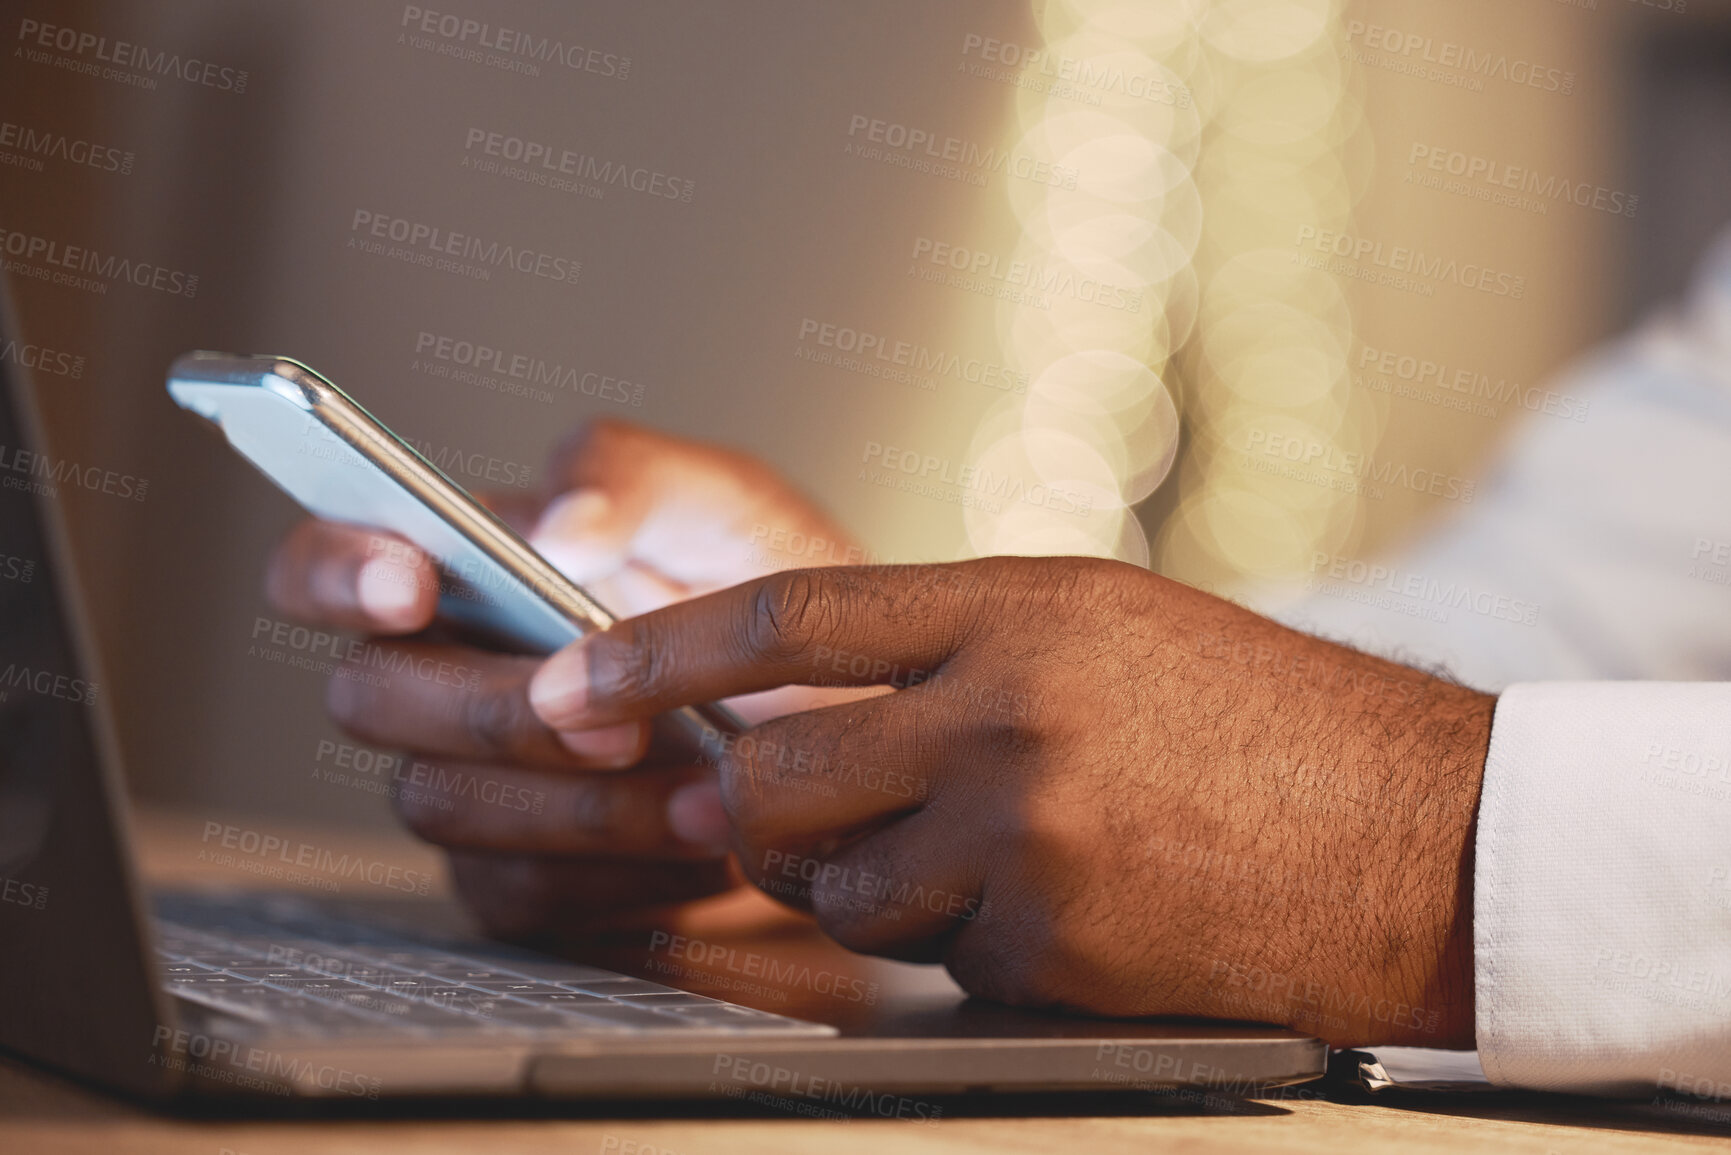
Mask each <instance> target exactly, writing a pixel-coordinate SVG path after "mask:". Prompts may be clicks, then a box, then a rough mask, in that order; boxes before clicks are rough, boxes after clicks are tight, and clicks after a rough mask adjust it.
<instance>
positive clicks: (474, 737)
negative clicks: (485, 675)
mask: <svg viewBox="0 0 1731 1155" xmlns="http://www.w3.org/2000/svg"><path fill="white" fill-rule="evenodd" d="M461 702H462V705H461V706H460V707H459V709H460V710H461V714H462V726H463V731H464V733H466V734H467V735H468V736H469V738H470V740H471V741H473V742H474V743H475V745H476V746H477V747H479V748H480V749H481V750H482V751H484V752H486V753H487V754H491V755H511V754H514V753H516V752H517V751H518V750H519V749H521V748H522V747H523V745H524V744H525V740H526V739H527V737H528V735H530V734H532V733H535V732H538V731H539V730H540V729H541V728H542V726H541V722H540V719H539V718H537V717H536V715H535V712H534V710H533V709H532V708H531V707H530V705H529V699H528V698H527V697H526V696H525V695H524V694H523V693H522V690H521V688H520V687H518V686H516V685H512V686H508V687H499V686H490V685H485V684H483V685H482V686H481V688H480V689H477V690H473V691H468V692H466V693H465V694H464V695H463V697H462V698H461Z"/></svg>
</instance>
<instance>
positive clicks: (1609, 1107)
mask: <svg viewBox="0 0 1731 1155" xmlns="http://www.w3.org/2000/svg"><path fill="white" fill-rule="evenodd" d="M139 825H140V838H139V842H140V853H141V856H142V858H143V859H144V861H145V864H146V871H147V873H148V874H150V875H152V876H153V877H155V878H158V879H165V880H173V881H177V882H182V883H186V882H194V881H208V880H210V879H211V878H212V877H230V878H232V877H235V876H234V875H233V874H232V873H225V871H226V869H227V868H225V867H221V866H217V865H214V864H211V863H210V862H208V860H207V861H204V862H201V861H200V860H199V857H198V850H199V847H200V833H201V827H202V823H201V822H200V821H195V820H188V819H183V818H174V817H169V816H161V815H158V816H147V817H146V818H145V819H144V820H143V821H142V822H141V823H140V824H139ZM319 837H320V838H321V839H322V840H324V841H325V842H326V843H329V842H332V841H333V840H337V841H340V839H339V838H338V836H334V835H332V834H330V833H329V832H321V833H320V834H319ZM361 841H368V842H369V845H371V846H372V847H373V849H374V851H375V852H376V851H377V847H378V840H377V839H371V840H368V839H365V838H361ZM390 853H392V854H393V855H396V856H397V858H396V859H395V860H396V861H399V862H401V863H403V864H404V865H409V864H411V863H413V862H422V861H424V862H426V863H428V864H430V863H431V862H432V857H431V855H430V854H428V853H427V852H426V851H424V850H423V849H421V848H418V847H414V846H412V845H410V844H408V843H402V844H397V843H394V842H393V843H392V844H391V850H390ZM417 855H421V856H424V858H416V857H415V856H417ZM240 877H242V878H244V877H245V876H244V875H241V876H240ZM761 914H762V911H761V910H757V911H756V915H755V916H761ZM752 916H754V915H752V914H751V912H750V910H749V909H748V908H745V907H742V906H740V905H739V904H738V903H737V901H736V902H734V903H731V904H724V905H722V906H720V907H719V908H718V909H716V910H715V911H712V912H710V913H708V914H707V915H703V916H699V917H701V918H704V919H706V920H707V924H706V925H707V927H708V930H707V932H708V933H716V931H715V930H714V929H713V928H715V927H718V926H720V925H722V924H724V923H726V922H731V921H734V920H737V919H741V918H746V917H752ZM1288 1096H1289V1097H1286V1098H1281V1099H1268V1100H1255V1101H1237V1100H1230V1099H1225V1098H1222V1097H1219V1096H1204V1095H1202V1094H1200V1093H1196V1092H1187V1093H1184V1094H1181V1095H1157V1094H1143V1095H1117V1096H1099V1095H1096V1096H1089V1097H1075V1096H1071V1097H1063V1098H1060V1099H1055V1100H1048V1099H1040V1100H1034V1101H1020V1102H1018V1101H1006V1100H1002V1099H999V1100H991V1101H981V1100H973V1101H968V1100H953V1099H951V1100H943V1101H942V1106H943V1117H942V1118H941V1119H940V1120H938V1121H937V1122H935V1123H931V1124H923V1123H910V1122H896V1121H886V1120H877V1119H853V1120H849V1121H846V1122H836V1121H815V1120H810V1119H801V1118H793V1117H789V1116H787V1115H785V1114H781V1113H778V1112H776V1111H774V1110H771V1109H758V1108H741V1107H738V1106H736V1105H734V1104H723V1105H720V1106H704V1105H695V1106H690V1105H680V1106H677V1107H674V1108H668V1107H665V1106H655V1105H633V1106H627V1107H613V1106H606V1105H603V1106H596V1105H548V1104H536V1105H533V1106H531V1107H528V1108H503V1109H500V1110H498V1111H493V1110H489V1111H486V1112H479V1111H476V1110H473V1109H468V1110H446V1111H443V1112H441V1113H440V1114H439V1116H438V1117H435V1118H429V1117H427V1116H426V1115H425V1114H424V1113H423V1114H411V1113H408V1112H407V1111H405V1110H403V1109H401V1108H389V1107H388V1106H387V1107H385V1108H383V1109H381V1107H380V1105H377V1104H374V1105H369V1107H368V1112H367V1113H366V1114H364V1115H356V1114H354V1113H353V1112H352V1111H351V1112H350V1113H348V1114H346V1115H339V1116H335V1117H333V1116H330V1115H328V1114H326V1115H323V1116H320V1115H307V1116H304V1117H302V1116H296V1117H288V1118H271V1119H257V1118H246V1117H244V1116H234V1115H230V1116H228V1117H221V1116H208V1117H197V1118H191V1117H186V1116H169V1115H165V1114H159V1113H154V1112H152V1111H149V1110H146V1109H143V1108H139V1107H136V1106H133V1105H130V1104H127V1103H124V1102H121V1101H119V1100H116V1099H113V1098H111V1097H109V1096H106V1095H104V1094H101V1093H99V1092H95V1091H91V1090H88V1089H86V1088H84V1087H81V1086H78V1085H76V1084H73V1083H71V1082H68V1081H66V1080H63V1079H60V1078H57V1077H55V1076H53V1075H49V1074H46V1073H43V1072H41V1071H39V1070H36V1069H34V1068H31V1067H29V1066H27V1065H25V1064H22V1063H19V1062H15V1061H11V1060H7V1059H0V1152H7V1153H13V1152H17V1153H26V1152H28V1153H32V1155H34V1153H36V1152H45V1153H51V1152H101V1153H103V1155H127V1153H132V1152H139V1153H154V1152H162V1153H172V1155H224V1153H225V1152H233V1153H235V1155H273V1153H282V1155H290V1153H292V1155H304V1153H309V1152H316V1153H324V1152H329V1153H332V1155H337V1153H343V1155H347V1153H351V1152H352V1153H355V1155H362V1153H364V1155H374V1153H377V1152H396V1151H400V1152H414V1153H417V1155H419V1153H433V1152H446V1151H449V1152H453V1153H459V1152H460V1153H462V1155H469V1153H472V1152H476V1151H485V1152H486V1153H487V1155H511V1153H514V1152H528V1151H558V1152H561V1153H570V1155H589V1153H596V1155H609V1153H611V1155H731V1153H736V1152H737V1153H739V1155H756V1153H759V1152H789V1153H802V1155H803V1153H807V1152H813V1151H818V1152H822V1153H823V1155H853V1153H855V1152H858V1153H859V1155H879V1153H881V1152H884V1151H888V1150H894V1151H896V1152H910V1153H919V1152H1002V1151H1009V1152H1021V1151H1027V1152H1035V1151H1052V1150H1063V1151H1067V1152H1074V1153H1076V1155H1084V1153H1085V1155H1111V1153H1116V1152H1125V1153H1126V1155H1128V1153H1131V1152H1134V1153H1136V1155H1144V1153H1147V1152H1152V1151H1164V1150H1172V1149H1181V1150H1185V1151H1193V1152H1204V1153H1205V1152H1262V1151H1267V1152H1293V1151H1297V1152H1318V1153H1323V1155H1341V1153H1342V1152H1359V1151H1383V1150H1394V1151H1402V1152H1406V1151H1414V1152H1451V1153H1452V1152H1458V1151H1477V1150H1493V1151H1508V1152H1522V1153H1528V1152H1530V1153H1532V1155H1551V1153H1558V1155H1574V1153H1576V1152H1581V1153H1586V1152H1636V1151H1672V1150H1676V1151H1681V1150H1698V1149H1703V1148H1723V1149H1731V1105H1721V1106H1718V1107H1717V1110H1716V1111H1712V1112H1707V1111H1703V1112H1699V1113H1690V1112H1689V1110H1688V1109H1687V1108H1678V1107H1676V1106H1670V1105H1654V1104H1651V1103H1644V1102H1643V1103H1607V1102H1598V1101H1592V1100H1576V1099H1568V1098H1562V1097H1551V1096H1536V1095H1514V1094H1502V1093H1493V1094H1483V1095H1459V1096H1440V1095H1429V1096H1418V1095H1408V1096H1399V1097H1392V1098H1382V1097H1379V1098H1377V1099H1374V1100H1368V1101H1365V1100H1362V1099H1361V1098H1359V1097H1356V1096H1353V1095H1351V1094H1350V1093H1347V1092H1341V1093H1338V1094H1337V1093H1331V1092H1326V1091H1323V1090H1322V1089H1320V1088H1318V1087H1304V1088H1295V1089H1291V1090H1290V1091H1289V1092H1288ZM748 1112H750V1113H748Z"/></svg>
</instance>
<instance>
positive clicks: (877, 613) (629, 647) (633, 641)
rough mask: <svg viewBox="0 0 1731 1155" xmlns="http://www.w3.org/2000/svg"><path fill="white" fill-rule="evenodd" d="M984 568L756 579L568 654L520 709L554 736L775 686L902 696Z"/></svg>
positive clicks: (958, 636)
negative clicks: (876, 690) (529, 708)
mask: <svg viewBox="0 0 1731 1155" xmlns="http://www.w3.org/2000/svg"><path fill="white" fill-rule="evenodd" d="M1000 560H1001V559H1000ZM985 564H988V563H985V562H963V563H957V564H955V565H943V566H875V567H870V568H853V569H849V568H840V567H837V568H826V569H809V570H788V571H785V572H782V573H777V574H772V575H770V576H768V577H763V578H758V579H757V580H755V581H749V582H745V583H743V584H741V585H737V586H734V587H732V588H731V589H725V590H721V591H719V592H717V593H713V594H708V595H706V596H704V597H700V598H694V599H692V600H690V601H685V602H680V603H678V604H675V605H671V606H667V607H666V608H664V609H659V610H655V611H654V612H652V613H647V614H644V615H642V616H641V617H636V618H630V619H628V620H626V621H623V622H619V623H618V624H616V625H614V626H613V627H612V628H611V629H607V630H604V631H601V632H599V633H596V634H591V635H590V636H588V637H586V638H583V639H581V640H579V641H576V642H573V643H572V644H571V645H569V646H567V647H565V649H563V650H561V651H559V652H558V653H557V654H555V655H553V657H551V658H549V659H548V660H547V662H546V663H545V664H544V665H542V667H541V668H540V669H539V670H538V671H536V673H535V677H534V679H533V681H532V682H531V683H530V686H529V700H530V703H531V704H532V705H533V706H534V708H535V712H536V714H538V715H539V716H540V717H541V720H542V721H544V722H546V723H547V724H548V725H549V726H551V727H553V728H554V729H556V730H561V731H565V730H576V729H587V728H589V727H594V726H602V725H609V724H612V723H616V722H623V721H629V720H631V719H635V718H643V717H647V716H649V715H653V714H657V713H660V712H662V711H664V710H669V709H673V708H675V707H678V706H684V705H690V704H693V703H697V702H710V701H715V700H717V699H721V698H732V697H736V696H738V695H740V694H749V693H755V692H757V691H760V690H771V689H775V688H776V687H779V686H786V685H796V684H797V685H808V686H873V685H892V686H896V687H897V688H900V689H906V688H907V687H909V686H913V685H918V684H919V683H920V682H922V681H924V680H926V678H927V677H929V676H930V674H931V672H932V671H933V670H935V669H936V668H937V667H938V666H940V665H942V664H943V662H944V661H945V660H946V659H947V658H949V656H950V655H951V654H953V653H954V652H955V651H956V650H957V649H958V648H959V647H960V645H961V644H962V642H963V640H964V639H965V637H966V635H967V633H968V632H969V631H970V630H971V628H972V626H973V623H974V622H975V621H976V620H977V619H978V617H979V606H978V604H977V603H978V601H979V599H978V597H977V596H976V595H975V592H974V591H975V590H976V588H978V587H979V586H981V585H982V584H983V583H977V582H975V581H974V580H973V576H974V573H975V572H976V571H977V567H979V566H982V565H985Z"/></svg>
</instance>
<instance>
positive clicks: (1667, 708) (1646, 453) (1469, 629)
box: [1275, 236, 1731, 1101]
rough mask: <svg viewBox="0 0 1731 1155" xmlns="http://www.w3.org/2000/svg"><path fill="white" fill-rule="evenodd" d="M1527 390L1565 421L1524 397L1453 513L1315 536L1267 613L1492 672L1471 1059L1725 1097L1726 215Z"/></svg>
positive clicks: (1730, 692)
mask: <svg viewBox="0 0 1731 1155" xmlns="http://www.w3.org/2000/svg"><path fill="white" fill-rule="evenodd" d="M1550 388H1551V389H1552V390H1554V391H1557V392H1559V393H1563V394H1567V395H1569V396H1571V397H1572V398H1575V399H1577V400H1582V401H1585V402H1587V410H1586V419H1585V420H1583V421H1578V422H1577V421H1569V420H1561V419H1559V418H1558V417H1555V416H1550V415H1545V414H1542V413H1540V414H1535V415H1534V416H1532V417H1530V418H1529V419H1528V420H1527V422H1526V424H1525V426H1524V427H1523V428H1522V430H1521V431H1520V433H1519V435H1518V436H1517V437H1516V439H1515V441H1514V442H1513V444H1512V445H1511V446H1510V452H1509V453H1508V455H1507V457H1506V459H1505V460H1504V462H1503V465H1502V467H1501V468H1500V470H1499V471H1498V473H1497V474H1496V476H1495V477H1494V478H1493V479H1492V481H1491V483H1490V484H1489V485H1487V486H1485V487H1484V489H1483V491H1482V496H1481V498H1480V499H1479V500H1478V501H1477V502H1476V503H1475V504H1474V505H1472V506H1470V507H1467V508H1465V509H1462V510H1460V511H1458V516H1457V517H1456V518H1455V519H1454V520H1453V521H1452V522H1451V523H1449V524H1446V525H1443V526H1441V527H1440V528H1439V529H1437V530H1436V531H1435V532H1433V533H1432V534H1431V535H1430V536H1429V537H1428V538H1426V539H1425V540H1422V541H1420V542H1419V543H1417V544H1416V545H1415V546H1414V547H1413V548H1412V549H1410V550H1408V551H1406V552H1405V553H1404V554H1402V555H1400V556H1398V557H1393V558H1389V559H1384V560H1383V561H1381V562H1379V563H1377V566H1376V567H1365V566H1354V565H1345V566H1343V565H1342V563H1341V562H1340V560H1339V559H1335V558H1328V557H1324V556H1321V555H1319V557H1318V559H1317V560H1318V564H1317V572H1316V573H1314V574H1313V575H1312V579H1311V581H1310V582H1309V583H1308V588H1309V591H1310V592H1309V594H1308V596H1306V597H1305V598H1304V599H1303V600H1301V601H1299V602H1298V603H1296V604H1293V605H1289V606H1288V607H1287V608H1286V609H1285V610H1284V611H1278V610H1277V611H1276V612H1275V616H1276V617H1278V618H1281V619H1282V620H1284V621H1286V622H1288V623H1289V624H1291V625H1294V626H1296V627H1298V628H1302V629H1308V630H1311V631H1313V632H1316V633H1320V634H1323V635H1324V636H1331V637H1337V638H1340V639H1342V640H1344V641H1347V642H1349V643H1352V644H1355V645H1358V646H1360V647H1361V648H1364V649H1367V650H1371V651H1373V652H1380V653H1383V654H1386V655H1388V656H1391V657H1394V658H1396V659H1398V660H1403V661H1407V662H1410V663H1412V664H1417V665H1421V666H1429V667H1432V668H1441V669H1443V670H1446V671H1448V672H1451V673H1453V674H1454V675H1455V676H1456V677H1458V678H1459V679H1460V680H1461V681H1463V682H1465V683H1467V684H1469V685H1473V686H1477V687H1480V688H1482V689H1486V690H1491V691H1499V690H1500V691H1503V694H1502V698H1501V699H1500V701H1499V703H1498V706H1497V712H1496V719H1495V723H1494V725H1493V728H1492V731H1491V748H1490V755H1489V759H1488V761H1487V765H1486V768H1485V779H1484V792H1483V797H1482V801H1481V806H1480V814H1479V828H1478V834H1477V848H1476V881H1475V894H1474V904H1473V906H1474V923H1473V929H1474V961H1475V969H1476V976H1475V989H1476V996H1477V1032H1478V1041H1479V1047H1480V1059H1481V1061H1482V1063H1483V1065H1484V1069H1485V1072H1486V1074H1487V1075H1488V1076H1489V1077H1490V1078H1491V1080H1492V1081H1494V1082H1498V1083H1502V1084H1504V1085H1508V1086H1519V1087H1529V1088H1536V1089H1545V1090H1566V1091H1579V1092H1589V1093H1602V1094H1609V1093H1638V1092H1641V1091H1648V1092H1650V1091H1651V1089H1652V1088H1653V1087H1654V1086H1663V1087H1669V1088H1671V1089H1673V1090H1676V1091H1680V1092H1683V1093H1685V1094H1690V1095H1695V1096H1711V1097H1715V1098H1719V1099H1722V1100H1726V1101H1731V769H1728V768H1727V765H1728V760H1731V236H1728V237H1727V238H1726V240H1724V241H1722V242H1721V243H1720V245H1719V246H1718V247H1717V250H1716V252H1715V253H1714V254H1713V255H1712V257H1710V258H1709V260H1708V261H1707V262H1705V264H1704V265H1703V268H1702V271H1701V273H1700V274H1699V275H1698V278H1697V282H1696V285H1695V287H1694V289H1693V291H1692V293H1691V296H1690V298H1689V300H1688V302H1687V304H1686V306H1685V307H1683V308H1682V309H1680V310H1678V311H1677V312H1676V313H1674V314H1672V315H1669V316H1664V317H1661V318H1659V319H1657V320H1655V321H1654V322H1652V323H1650V324H1648V325H1646V326H1645V327H1643V328H1642V329H1640V330H1638V331H1636V332H1635V333H1633V334H1631V335H1630V336H1629V337H1626V338H1624V339H1622V340H1620V341H1618V342H1617V343H1615V344H1613V345H1612V346H1610V347H1609V348H1607V349H1606V350H1605V351H1604V352H1602V353H1601V354H1599V355H1597V356H1596V357H1594V358H1593V359H1591V360H1590V361H1589V362H1587V363H1586V364H1584V365H1583V366H1581V367H1580V368H1578V369H1577V370H1575V371H1573V372H1572V373H1569V374H1565V375H1564V376H1563V377H1562V378H1560V379H1559V380H1558V381H1557V382H1555V383H1553V384H1552V385H1551V386H1550ZM1570 409H1571V410H1572V411H1574V412H1579V409H1578V408H1577V407H1570ZM1589 679H1603V681H1585V680H1589ZM1619 679H1621V680H1619Z"/></svg>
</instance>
